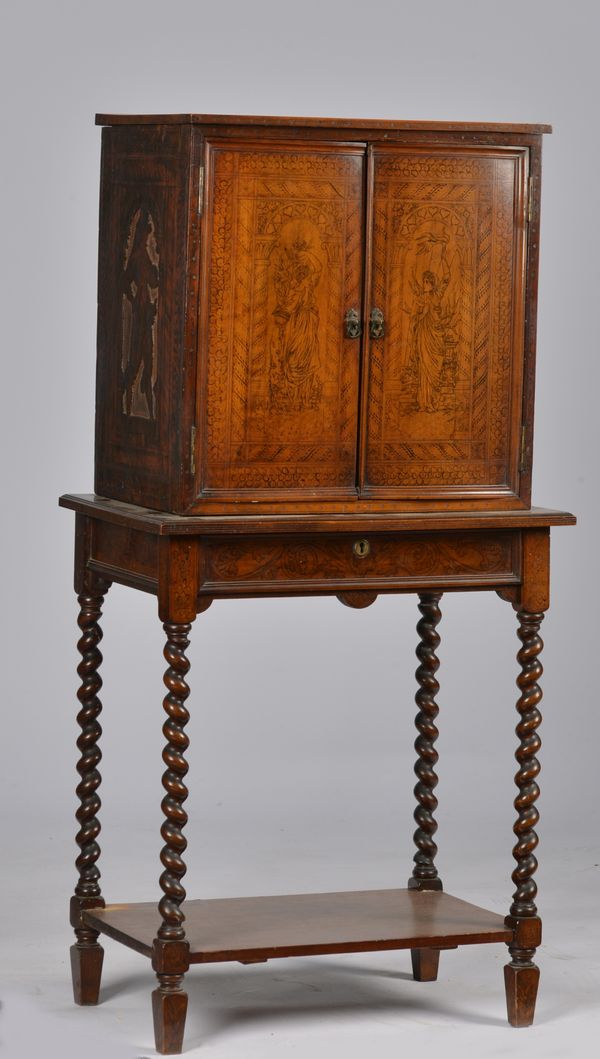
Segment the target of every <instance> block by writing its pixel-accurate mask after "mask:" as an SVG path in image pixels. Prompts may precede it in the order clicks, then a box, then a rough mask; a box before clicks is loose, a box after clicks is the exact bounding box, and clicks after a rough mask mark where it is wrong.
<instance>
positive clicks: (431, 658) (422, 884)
mask: <svg viewBox="0 0 600 1059" xmlns="http://www.w3.org/2000/svg"><path fill="white" fill-rule="evenodd" d="M440 599H441V593H420V594H419V610H420V611H421V619H420V621H419V622H418V624H417V632H418V634H419V637H420V642H419V644H418V646H417V658H418V659H419V665H418V667H417V671H416V674H415V676H416V678H417V682H418V684H419V690H418V691H417V693H416V695H415V701H416V704H417V706H418V707H419V712H418V713H417V716H416V718H415V725H416V727H417V730H418V732H419V734H418V736H417V738H416V741H415V750H416V751H417V761H416V764H415V775H416V777H417V784H416V786H415V792H414V793H415V798H416V799H417V808H416V809H415V814H414V816H415V823H416V825H417V830H416V831H415V834H414V841H415V845H416V847H417V852H416V853H415V856H414V862H415V863H414V868H413V873H412V876H411V878H410V879H409V881H408V885H409V888H411V889H415V890H441V889H442V880H441V879H440V878H439V876H438V870H437V867H436V865H435V857H436V854H437V846H436V844H435V840H434V837H433V836H434V835H435V833H436V831H437V822H436V820H435V817H434V815H433V814H434V813H435V810H436V809H437V805H438V801H437V798H436V796H435V794H434V791H435V788H436V787H437V782H438V777H437V775H436V771H435V766H436V764H437V761H438V753H437V750H436V749H435V742H436V739H437V737H438V735H439V732H438V729H437V727H436V724H435V720H436V717H437V715H438V713H439V707H438V705H437V703H436V701H435V696H436V695H437V693H438V691H439V690H440V685H439V683H438V681H437V678H436V675H435V674H436V673H437V670H438V668H439V664H440V663H439V659H438V657H437V655H436V650H437V648H438V647H439V645H440V637H439V634H438V632H437V626H438V625H439V622H440V620H441V617H442V614H441V611H440V608H439V606H438V604H439V601H440ZM417 962H418V963H420V962H422V961H421V960H420V958H417Z"/></svg>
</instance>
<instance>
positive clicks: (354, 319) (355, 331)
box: [344, 309, 362, 338]
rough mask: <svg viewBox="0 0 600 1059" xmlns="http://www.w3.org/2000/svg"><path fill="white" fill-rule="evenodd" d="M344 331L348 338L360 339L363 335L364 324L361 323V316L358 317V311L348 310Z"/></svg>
mask: <svg viewBox="0 0 600 1059" xmlns="http://www.w3.org/2000/svg"><path fill="white" fill-rule="evenodd" d="M344 331H345V334H346V338H360V336H361V334H362V324H361V322H360V316H359V315H358V309H348V312H347V313H346V315H345V316H344Z"/></svg>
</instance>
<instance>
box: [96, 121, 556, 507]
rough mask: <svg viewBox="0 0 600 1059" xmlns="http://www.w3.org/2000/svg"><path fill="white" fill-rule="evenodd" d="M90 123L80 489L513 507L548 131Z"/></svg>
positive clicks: (525, 497) (256, 499)
mask: <svg viewBox="0 0 600 1059" xmlns="http://www.w3.org/2000/svg"><path fill="white" fill-rule="evenodd" d="M98 120H99V121H100V122H101V123H103V124H105V125H106V126H107V127H106V128H105V129H104V130H103V162H102V193H101V213H100V278H99V327H98V335H99V347H98V354H99V355H98V404H97V408H98V432H97V464H96V490H97V492H98V493H99V494H101V495H104V496H107V497H111V498H115V499H120V500H126V501H130V502H133V503H137V504H143V505H146V506H149V507H155V508H159V509H163V510H169V511H174V512H178V513H188V514H202V513H204V512H206V513H216V512H224V513H226V512H232V511H236V512H251V511H252V512H260V511H263V512H265V513H268V512H269V513H274V512H277V511H280V512H283V511H293V512H299V511H306V512H311V511H313V512H314V511H318V510H326V511H330V512H336V511H361V512H365V513H366V512H369V511H372V512H376V511H389V510H411V509H412V510H415V509H416V510H422V509H423V508H425V509H430V510H436V509H447V508H452V507H456V508H463V509H465V508H466V509H485V508H493V509H495V510H501V509H503V508H509V509H510V508H523V507H528V506H529V505H530V474H529V463H530V454H531V445H532V416H531V409H532V396H533V361H534V309H535V293H536V292H535V286H536V273H537V210H536V202H537V197H536V191H537V190H538V189H539V178H540V172H539V170H540V141H541V134H542V132H543V131H544V128H546V127H544V126H496V127H494V126H471V127H464V128H454V127H452V126H450V125H447V126H444V125H440V126H436V127H435V129H431V128H428V127H427V125H426V124H419V123H412V124H411V123H401V122H396V123H394V122H389V123H384V122H381V123H371V124H369V123H362V124H361V123H347V122H346V123H342V122H340V123H335V122H325V121H322V122H319V121H317V120H316V119H313V120H310V119H306V121H305V122H304V123H303V124H302V123H290V122H285V121H283V120H278V119H265V120H264V122H258V121H252V120H248V119H242V118H214V117H207V118H203V117H199V116H194V117H189V116H188V117H187V118H178V117H168V118H164V117H163V118H160V119H158V118H156V119H143V121H142V119H139V118H138V119H135V118H133V119H127V118H123V117H102V116H101V117H100V118H99V119H98Z"/></svg>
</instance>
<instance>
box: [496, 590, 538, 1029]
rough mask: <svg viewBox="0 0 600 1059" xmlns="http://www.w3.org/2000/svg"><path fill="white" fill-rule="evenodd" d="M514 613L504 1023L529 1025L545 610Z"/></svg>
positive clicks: (534, 984)
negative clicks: (514, 744) (515, 691)
mask: <svg viewBox="0 0 600 1059" xmlns="http://www.w3.org/2000/svg"><path fill="white" fill-rule="evenodd" d="M517 617H518V619H519V629H518V636H519V639H520V640H521V643H522V647H521V649H520V650H519V652H518V654H517V659H518V662H519V664H520V666H521V673H520V674H519V677H518V678H517V685H518V687H519V689H520V691H521V696H520V698H519V701H518V702H517V710H518V711H519V714H520V719H519V723H518V724H517V728H516V733H517V736H518V739H519V746H518V748H517V751H516V754H515V757H516V759H517V761H518V763H519V770H518V772H517V774H516V776H515V783H516V785H517V787H518V788H519V791H518V794H517V797H516V798H515V809H516V811H517V814H518V815H517V820H516V823H515V825H514V828H513V830H514V833H515V835H516V836H517V842H516V845H515V847H514V849H513V856H514V858H515V860H516V862H517V866H516V868H515V870H514V872H513V874H512V880H513V882H514V884H515V887H516V889H515V892H514V895H513V902H512V905H511V907H510V913H509V915H508V916H507V918H506V923H507V925H508V926H510V927H511V928H512V930H513V931H514V935H513V940H512V942H511V943H510V944H509V946H508V950H509V952H510V955H511V962H510V963H509V964H507V965H506V967H505V968H504V983H505V987H506V1003H507V1009H508V1021H509V1022H510V1023H511V1025H512V1026H530V1025H531V1023H532V1022H533V1015H534V1011H535V1001H536V996H537V988H538V982H539V977H540V972H539V969H538V967H536V965H535V964H534V962H533V957H534V956H535V950H536V947H537V946H538V945H539V944H540V942H541V920H540V919H539V917H538V915H537V908H536V904H535V898H536V894H537V886H536V884H535V882H534V880H533V875H534V873H535V871H536V869H537V860H536V857H535V853H534V851H535V849H536V846H537V844H538V838H537V835H536V833H535V830H534V828H535V826H536V824H537V822H538V820H539V813H538V811H537V808H536V805H535V803H536V801H537V799H538V797H539V793H540V792H539V787H538V785H537V782H536V780H537V776H538V774H539V771H540V764H539V761H538V759H537V753H538V751H539V749H540V745H541V741H540V737H539V735H538V731H537V729H538V727H539V725H540V722H541V720H542V717H541V714H540V712H539V710H538V705H539V703H540V701H541V698H542V691H541V688H540V686H539V684H538V680H539V678H540V677H541V675H542V664H541V662H540V659H539V654H540V652H541V650H542V648H543V646H544V645H543V642H542V639H541V637H540V636H539V628H540V625H541V623H542V620H543V618H544V614H543V612H539V613H531V612H528V611H524V610H521V611H519V612H518V614H517Z"/></svg>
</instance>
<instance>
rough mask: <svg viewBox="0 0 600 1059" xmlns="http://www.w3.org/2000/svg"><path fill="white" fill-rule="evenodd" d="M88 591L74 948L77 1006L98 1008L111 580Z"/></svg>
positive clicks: (83, 600)
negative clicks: (88, 917) (97, 915)
mask: <svg viewBox="0 0 600 1059" xmlns="http://www.w3.org/2000/svg"><path fill="white" fill-rule="evenodd" d="M87 581H88V589H87V591H85V592H82V593H80V594H79V596H78V602H79V606H80V611H79V617H78V625H79V628H80V630H81V637H80V639H79V641H78V644H77V649H78V651H79V653H80V655H81V661H80V663H79V665H78V667H77V673H78V675H79V677H80V680H81V685H80V687H79V690H78V692H77V698H78V699H79V703H80V710H79V713H78V715H77V723H78V725H79V727H80V729H81V734H80V735H79V738H78V740H77V748H78V750H79V753H80V758H79V761H78V762H77V771H78V773H79V776H80V781H79V783H78V785H77V790H76V793H77V798H78V800H79V808H78V810H77V813H76V817H77V822H78V824H79V830H78V832H77V836H76V842H77V845H78V846H79V855H78V857H77V860H76V862H75V866H76V868H77V872H78V875H79V878H78V880H77V884H76V886H75V893H74V897H73V899H72V901H71V922H72V925H73V927H74V930H75V937H76V943H75V944H74V945H73V946H71V972H72V980H73V995H74V998H75V1002H76V1003H77V1004H96V1003H97V1002H98V994H99V991H100V978H101V974H102V960H103V955H104V953H103V950H102V947H101V946H100V945H99V944H98V932H97V931H95V930H93V929H91V928H90V926H89V925H88V924H86V923H85V922H84V921H83V919H82V917H81V913H82V911H83V910H84V909H86V908H93V907H98V906H99V907H102V906H103V905H104V899H103V897H102V893H101V889H100V869H99V868H98V863H97V862H98V858H99V856H100V846H99V845H98V836H99V834H100V821H99V819H98V813H99V811H100V796H99V794H98V788H99V786H100V782H101V776H100V772H99V770H98V765H99V764H100V761H101V758H102V753H101V750H100V747H99V745H98V741H99V739H100V736H101V735H102V728H101V727H100V723H99V721H98V717H99V716H100V713H101V711H102V703H101V702H100V699H99V691H100V689H101V687H102V678H101V676H100V674H99V672H98V670H99V668H100V665H101V663H102V654H101V652H100V649H99V647H98V645H99V643H100V641H101V639H102V629H101V627H100V624H99V622H100V616H101V614H102V604H103V602H104V595H105V593H106V591H107V590H108V588H109V584H108V583H107V582H103V581H100V580H98V579H95V578H94V577H88V579H87Z"/></svg>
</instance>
